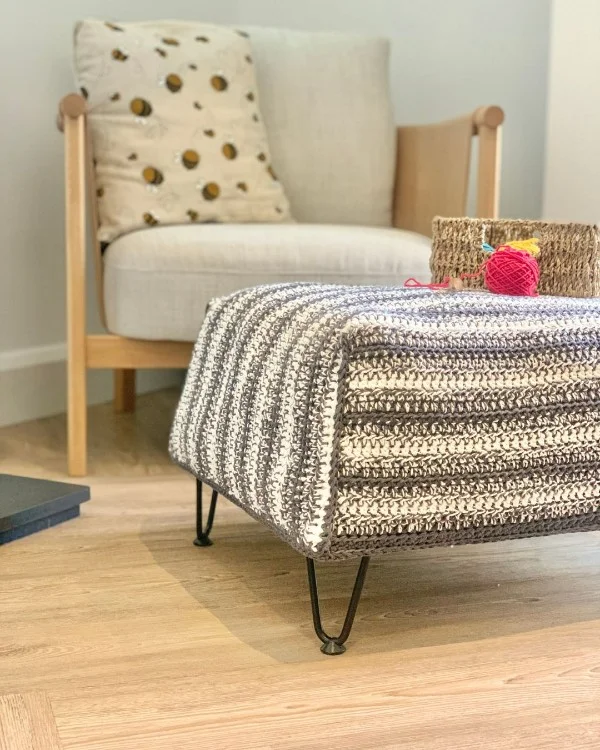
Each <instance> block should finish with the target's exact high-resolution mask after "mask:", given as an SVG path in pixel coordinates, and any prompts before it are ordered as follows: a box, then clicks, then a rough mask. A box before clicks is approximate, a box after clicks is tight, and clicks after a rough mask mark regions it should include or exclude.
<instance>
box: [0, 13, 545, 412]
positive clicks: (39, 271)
mask: <svg viewBox="0 0 600 750" xmlns="http://www.w3.org/2000/svg"><path fill="white" fill-rule="evenodd" d="M7 13H8V14H9V15H10V17H9V18H7V19H5V30H6V33H5V34H4V37H3V44H2V47H1V48H0V58H1V63H0V64H1V67H2V69H3V70H4V72H5V75H4V85H3V92H2V96H3V113H4V114H3V118H2V124H1V125H0V127H1V128H2V131H3V132H2V137H1V138H0V144H1V145H0V148H1V149H2V156H1V167H2V169H1V170H0V180H2V200H1V201H0V232H2V236H1V242H0V320H1V324H0V374H1V371H2V370H4V371H5V373H6V372H9V371H11V367H13V371H14V365H15V363H16V364H18V363H21V364H23V363H27V362H38V363H39V362H42V360H44V357H45V358H46V360H47V361H51V360H52V358H54V359H56V358H57V357H58V356H59V354H60V352H61V351H62V349H61V343H62V342H63V341H64V281H63V277H64V261H63V195H62V188H63V181H62V140H61V137H60V136H59V134H58V133H57V132H56V129H55V127H54V117H55V112H56V104H57V101H58V99H59V98H60V96H62V95H63V94H64V93H65V92H68V91H69V90H71V89H72V78H71V71H70V59H71V30H72V26H73V23H74V21H75V20H76V19H78V18H81V17H87V16H95V17H103V18H112V19H119V18H121V19H123V20H135V19H143V18H160V17H172V18H173V17H175V18H177V17H179V18H189V19H198V20H207V21H211V22H224V23H234V24H235V23H240V24H242V23H244V24H256V25H274V26H278V25H279V26H289V27H295V28H305V29H340V30H354V31H364V32H365V33H369V34H382V35H387V36H389V37H391V39H392V41H393V58H392V89H393V96H394V102H395V107H396V113H397V117H398V120H399V121H400V122H405V123H409V122H428V121H433V120H436V119H440V118H445V117H451V116H454V115H457V114H461V113H464V112H467V111H469V110H472V109H474V108H475V107H476V106H478V105H481V104H500V105H501V106H503V107H504V109H505V110H506V114H507V123H506V128H505V157H504V167H503V194H502V206H501V208H502V213H503V214H504V215H510V216H538V215H539V213H540V208H541V188H542V173H543V169H542V167H543V153H544V132H545V122H544V121H545V103H546V74H547V47H548V34H549V16H550V2H549V0H527V1H526V2H525V1H524V0H503V1H502V2H498V1H497V0H452V1H451V2H448V1H447V0H369V2H366V0H302V2H297V1H296V0H294V2H291V1H290V0H219V1H218V2H216V1H215V2H209V0H194V1H193V2H192V0H169V2H160V0H129V1H128V2H127V3H123V2H122V0H61V2H60V3H58V4H56V3H50V4H48V3H45V2H42V0H28V2H20V3H15V4H13V5H12V6H11V8H10V10H8V11H7ZM90 290H91V291H93V288H92V286H91V285H90ZM91 312H92V313H93V314H94V315H95V311H94V310H93V308H92V310H91ZM40 347H41V349H40ZM15 352H17V355H15ZM60 356H62V355H60ZM36 358H37V359H36ZM11 362H12V365H11ZM5 377H6V375H5ZM23 377H25V375H24V373H22V372H21V373H20V374H19V375H13V376H12V380H11V383H12V386H11V388H15V387H17V386H18V383H19V382H20V381H21V380H22V379H23ZM57 377H58V376H57ZM161 382H163V381H162V380H160V379H159V380H158V381H152V382H150V383H149V384H148V385H152V384H153V383H155V384H160V383H161ZM102 383H104V385H102V386H101V387H100V386H99V390H98V391H97V393H96V395H95V398H103V397H105V396H106V395H107V392H108V391H107V387H108V385H107V381H106V379H104V380H103V381H102ZM0 384H1V382H0ZM62 388H63V385H62V381H61V382H60V383H59V382H58V381H57V382H56V384H55V386H54V390H53V389H52V388H50V389H49V390H48V393H47V394H46V395H47V398H46V397H44V402H43V404H42V403H40V404H39V405H37V406H35V408H29V407H28V406H27V404H23V408H22V409H21V410H19V406H18V403H17V406H16V407H15V398H16V399H17V402H18V399H19V396H18V394H17V395H16V396H13V397H11V398H12V404H11V411H10V413H11V415H12V416H11V418H12V419H14V418H18V415H21V416H22V417H23V418H25V416H35V414H36V413H42V412H46V413H49V412H51V411H53V410H54V411H55V410H58V409H60V408H62V402H61V399H60V398H58V396H57V394H59V393H61V392H62ZM22 398H25V397H24V396H23V397H22ZM2 399H6V387H5V388H0V423H1V422H2V421H3V417H2V412H3V407H2ZM4 406H5V407H6V401H5V403H4ZM26 407H27V408H26ZM4 421H6V420H4Z"/></svg>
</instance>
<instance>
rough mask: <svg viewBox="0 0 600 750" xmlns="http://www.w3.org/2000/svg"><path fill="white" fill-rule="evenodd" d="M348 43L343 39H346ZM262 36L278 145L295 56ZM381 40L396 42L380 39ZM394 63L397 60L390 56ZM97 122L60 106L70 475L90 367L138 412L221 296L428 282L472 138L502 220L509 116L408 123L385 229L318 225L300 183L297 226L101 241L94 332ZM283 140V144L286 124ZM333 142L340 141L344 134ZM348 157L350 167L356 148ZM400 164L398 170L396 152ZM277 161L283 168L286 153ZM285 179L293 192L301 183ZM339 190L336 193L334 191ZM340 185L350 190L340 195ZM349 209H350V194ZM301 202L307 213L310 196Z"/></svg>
mask: <svg viewBox="0 0 600 750" xmlns="http://www.w3.org/2000/svg"><path fill="white" fill-rule="evenodd" d="M264 32H265V34H266V33H267V32H268V30H264ZM286 33H294V34H298V33H299V32H286ZM305 36H306V37H309V36H311V35H309V34H306V35H305ZM319 36H320V37H321V38H323V37H324V36H326V35H322V34H321V35H319ZM340 36H343V35H336V37H337V39H338V40H339V38H340ZM251 37H252V40H253V43H254V44H255V45H256V46H257V49H256V52H257V55H256V56H257V58H258V60H257V72H258V74H259V75H258V79H259V89H260V96H261V106H262V108H263V115H264V119H265V121H266V124H267V129H268V132H269V135H270V132H271V131H270V127H271V124H272V123H270V122H269V118H271V120H272V121H274V119H276V115H270V114H269V113H270V108H271V107H272V102H269V101H267V100H268V99H269V96H270V94H269V91H270V90H271V88H275V89H276V88H277V80H274V79H272V78H270V77H269V76H268V74H267V73H266V72H265V71H266V70H267V66H268V63H269V61H270V60H271V61H272V60H273V58H274V57H276V56H277V55H280V56H284V55H285V54H286V50H287V49H289V47H288V46H286V45H285V44H281V45H280V46H279V47H278V48H277V49H275V45H274V44H273V43H272V39H273V38H275V37H269V38H268V39H267V37H265V39H267V41H269V40H270V41H269V43H268V44H267V43H265V45H264V50H262V51H261V49H260V46H261V44H262V37H261V34H260V33H259V34H253V33H251ZM372 43H373V44H375V43H377V44H380V45H381V44H383V45H384V46H385V45H386V43H385V42H383V41H382V40H373V41H372ZM296 48H297V45H296ZM385 49H386V51H387V47H386V46H385ZM261 55H262V57H261ZM384 57H385V62H386V63H387V55H384ZM275 64H277V63H275ZM310 72H311V71H310V70H307V71H306V75H307V76H310ZM383 75H384V78H385V82H386V83H387V77H386V74H385V73H384V74H383ZM263 91H265V96H264V97H263ZM273 97H274V99H275V101H276V103H277V102H278V101H279V99H280V97H281V93H280V92H279V93H277V92H275V93H273ZM277 97H279V99H277ZM313 101H314V100H313ZM273 111H274V110H273ZM90 117H93V112H89V111H88V106H87V102H86V100H85V99H84V98H83V97H82V96H80V95H79V94H69V95H67V96H65V97H64V98H63V99H62V100H61V102H60V104H59V111H58V127H59V129H60V130H61V131H62V132H63V133H64V141H65V175H66V273H67V341H68V361H67V381H68V386H67V387H68V399H67V403H68V470H69V474H71V475H72V476H83V475H85V474H86V471H87V451H86V436H87V403H86V374H87V370H88V369H97V368H103V369H111V370H113V371H114V386H115V401H114V403H115V409H116V410H117V411H119V412H123V411H132V410H133V409H134V405H135V373H136V370H137V369H140V368H185V367H186V366H187V365H188V362H189V359H190V356H191V349H192V346H193V341H194V339H195V335H196V332H197V330H198V328H199V325H200V323H201V320H202V316H203V312H204V308H205V305H206V301H207V300H208V299H209V298H210V297H212V296H216V295H220V294H225V293H228V292H230V291H233V290H234V289H237V288H240V287H242V286H251V285H253V284H255V283H260V282H263V283H265V282H268V281H281V280H282V279H284V278H289V279H290V280H292V279H293V280H297V279H299V278H303V279H306V280H321V281H331V282H340V283H361V282H362V283H376V284H394V283H396V284H398V283H402V281H403V280H404V279H405V278H406V277H407V276H411V275H418V276H420V277H421V278H426V277H428V275H429V247H430V243H429V241H428V237H429V235H430V231H431V221H432V219H433V217H434V216H436V215H446V216H461V215H465V213H466V210H467V193H468V188H469V166H470V164H469V162H470V154H471V145H472V139H473V137H477V138H478V141H479V152H478V172H477V187H476V195H477V203H476V205H477V215H478V216H485V217H496V216H497V212H498V193H499V156H500V126H501V124H502V122H503V119H504V115H503V112H502V110H501V109H500V108H499V107H495V106H489V107H481V108H479V109H477V110H475V112H473V113H471V114H469V115H465V116H464V117H460V118H458V119H455V120H451V121H447V122H443V123H439V124H433V125H424V126H408V127H404V126H403V127H399V128H397V131H396V144H395V159H396V161H395V170H394V174H393V175H391V177H393V180H390V183H391V182H392V181H393V188H392V187H391V186H390V191H389V194H387V195H385V196H384V195H383V194H382V195H381V196H375V197H374V196H373V195H369V193H368V192H367V193H365V201H368V200H383V201H384V202H385V203H386V206H383V215H386V211H387V217H388V221H387V226H382V225H381V222H376V221H374V222H372V224H376V223H379V226H374V225H371V226H357V225H354V226H352V225H351V224H350V223H349V222H342V221H339V218H338V215H336V213H335V211H333V210H331V211H330V215H331V218H329V216H330V215H328V214H326V213H325V214H323V213H322V214H321V215H317V216H314V217H313V216H311V215H310V210H309V209H310V205H309V204H310V200H309V201H307V203H306V205H304V204H302V205H301V208H300V210H299V212H298V213H296V211H295V208H294V203H295V196H296V195H298V194H299V191H302V190H304V191H305V192H306V191H307V190H308V189H310V186H309V185H306V184H300V183H298V184H295V185H293V186H292V190H291V193H290V199H291V203H292V210H293V211H294V213H295V214H296V216H297V218H298V219H299V223H298V224H291V225H290V224H281V225H268V226H267V225H243V226H233V225H202V224H199V225H193V226H191V225H190V226H185V227H183V226H181V227H155V228H148V229H145V230H141V231H136V232H133V233H131V234H129V235H125V236H123V237H119V238H118V239H117V240H115V241H114V242H113V243H111V245H110V246H109V248H108V250H106V252H104V253H103V252H102V248H101V247H100V244H99V242H98V241H97V240H96V242H95V246H94V248H93V262H94V264H95V272H96V290H97V296H98V304H99V307H100V314H101V319H102V321H103V324H104V325H105V326H106V328H107V333H105V334H101V335H90V334H88V333H87V328H86V315H85V311H86V290H85V266H86V255H87V253H86V229H87V226H88V224H89V225H91V227H92V229H96V227H97V226H98V217H97V206H96V200H95V196H96V191H95V185H94V168H93V164H92V149H93V143H92V142H91V135H90V128H89V118H90ZM333 127H334V129H335V127H337V126H336V125H335V124H334V126H333ZM277 135H278V137H280V136H281V135H282V134H281V126H279V128H278V131H277ZM333 137H334V138H335V137H337V136H336V134H335V133H334V134H333ZM340 148H342V144H341V143H340ZM272 150H273V159H274V163H275V167H276V169H277V171H278V172H279V171H280V172H281V178H282V182H283V184H284V187H285V188H286V190H287V189H288V183H287V182H286V167H285V164H284V165H283V168H281V170H280V168H279V164H278V162H277V157H278V154H277V148H276V144H275V143H272ZM343 158H344V159H346V160H350V161H351V160H352V159H353V154H352V152H350V153H347V154H344V155H343ZM365 158H366V157H365ZM389 158H390V163H391V161H392V159H393V158H394V144H393V143H392V148H391V154H390V157H389ZM279 161H280V162H281V161H285V153H284V151H281V155H280V156H279ZM302 168H303V169H305V165H302ZM357 168H358V167H357ZM376 177H377V176H376V175H375V177H373V179H376ZM288 181H291V182H293V179H292V177H289V178H288ZM318 187H319V186H318V185H317V188H315V189H318ZM336 189H338V187H337V186H332V188H331V191H332V193H333V192H334V191H335V190H336ZM340 189H341V190H342V191H343V189H344V188H343V185H342V187H341V188H340ZM369 191H370V192H373V191H371V190H370V188H369ZM312 197H313V198H314V195H313V196H312ZM335 197H336V196H335V195H333V197H332V199H331V200H332V201H333V200H334V199H335ZM338 200H343V195H342V196H338ZM296 201H297V202H298V205H300V204H301V200H300V199H299V198H296ZM359 220H360V219H359ZM344 224H345V226H344ZM166 248H168V252H165V249H166Z"/></svg>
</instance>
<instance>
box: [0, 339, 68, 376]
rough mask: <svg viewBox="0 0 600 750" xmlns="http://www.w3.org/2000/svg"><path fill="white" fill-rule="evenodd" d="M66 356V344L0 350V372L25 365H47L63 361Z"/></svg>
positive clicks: (21, 367)
mask: <svg viewBox="0 0 600 750" xmlns="http://www.w3.org/2000/svg"><path fill="white" fill-rule="evenodd" d="M66 356H67V345H66V344H48V345H47V346H31V347H29V349H13V350H12V351H9V352H0V372H9V371H10V370H22V369H24V368H25V367H35V366H36V365H47V364H50V363H52V362H64V361H65V359H66Z"/></svg>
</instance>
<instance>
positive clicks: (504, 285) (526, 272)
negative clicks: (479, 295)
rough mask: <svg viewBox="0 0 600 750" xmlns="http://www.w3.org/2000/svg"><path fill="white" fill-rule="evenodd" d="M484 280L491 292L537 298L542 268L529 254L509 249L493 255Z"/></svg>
mask: <svg viewBox="0 0 600 750" xmlns="http://www.w3.org/2000/svg"><path fill="white" fill-rule="evenodd" d="M484 278H485V285H486V287H487V288H488V289H489V290H490V292H495V293H496V294H512V295H516V296H521V297H536V296H537V285H538V283H539V280H540V267H539V265H538V262H537V260H536V259H535V258H534V257H533V256H532V255H530V254H529V253H526V252H524V251H523V250H514V249H513V248H507V249H506V250H500V251H496V252H495V253H492V255H491V256H490V258H489V260H488V262H487V263H486V264H485V277H484Z"/></svg>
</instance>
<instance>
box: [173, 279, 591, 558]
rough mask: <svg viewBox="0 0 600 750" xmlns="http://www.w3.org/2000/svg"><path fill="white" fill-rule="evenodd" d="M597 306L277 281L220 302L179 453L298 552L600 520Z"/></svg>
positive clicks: (185, 397)
mask: <svg viewBox="0 0 600 750" xmlns="http://www.w3.org/2000/svg"><path fill="white" fill-rule="evenodd" d="M599 441H600V302H599V301H597V300H594V299H566V298H555V297H538V298H519V297H504V296H498V295H492V294H487V293H482V292H459V293H440V292H431V291H429V290H403V289H398V288H393V287H392V288H390V287H385V288H384V287H346V286H330V285H319V284H298V283H292V284H278V285H272V286H261V287H255V288H253V289H248V290H243V291H241V292H237V293H235V294H232V295H230V296H228V297H224V298H222V299H219V300H216V301H214V302H213V303H212V305H211V306H210V308H209V311H208V314H207V317H206V320H205V322H204V325H203V327H202V330H201V332H200V336H199V338H198V342H197V344H196V347H195V350H194V354H193V358H192V362H191V365H190V369H189V372H188V376H187V381H186V384H185V388H184V390H183V394H182V397H181V401H180V404H179V407H178V409H177V413H176V417H175V421H174V424H173V429H172V434H171V441H170V450H171V455H172V457H173V459H174V460H175V461H176V462H177V463H178V464H180V465H181V466H183V467H184V468H186V469H188V470H189V471H190V472H191V473H192V474H194V475H195V476H196V477H198V478H200V479H201V480H203V481H205V482H207V483H208V484H210V485H211V486H212V487H214V488H215V489H217V490H218V491H219V492H220V493H221V494H223V495H224V496H226V497H228V498H229V499H230V500H232V501H233V502H234V503H236V504H237V505H239V506H240V507H242V508H243V509H244V510H246V511H248V512H249V513H250V514H251V515H253V516H254V517H256V518H258V519H259V520H261V521H262V522H264V523H266V524H268V525H269V526H270V527H271V528H272V529H273V530H274V531H275V532H276V533H277V534H279V535H280V536H281V537H282V538H283V539H284V540H286V541H287V542H288V543H289V544H291V545H292V546H293V547H295V548H296V549H297V550H299V551H300V552H302V553H303V554H305V555H307V556H309V557H313V558H317V559H335V558H342V557H352V556H356V555H366V554H371V553H373V552H383V551H386V550H390V549H393V548H398V547H422V546H433V545H437V544H459V543H465V542H477V541H490V540H495V539H507V538H516V537H521V536H534V535H538V534H549V533H557V532H562V531H571V530H583V529H592V528H600V474H599V468H600V442H599Z"/></svg>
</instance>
